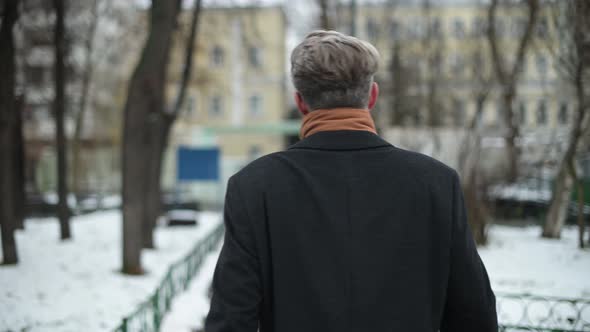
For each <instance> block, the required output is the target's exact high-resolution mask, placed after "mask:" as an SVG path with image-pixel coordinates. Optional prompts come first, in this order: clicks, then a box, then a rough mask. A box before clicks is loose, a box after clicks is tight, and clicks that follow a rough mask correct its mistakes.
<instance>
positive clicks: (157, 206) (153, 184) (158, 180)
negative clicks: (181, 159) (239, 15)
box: [142, 0, 202, 248]
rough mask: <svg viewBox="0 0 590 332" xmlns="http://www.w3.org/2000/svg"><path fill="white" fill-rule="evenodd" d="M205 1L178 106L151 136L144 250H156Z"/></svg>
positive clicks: (189, 43)
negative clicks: (168, 159) (174, 133)
mask: <svg viewBox="0 0 590 332" xmlns="http://www.w3.org/2000/svg"><path fill="white" fill-rule="evenodd" d="M201 7H202V1H201V0H197V1H195V4H194V8H193V12H192V18H191V25H190V31H189V35H188V38H187V40H186V45H185V51H184V66H183V70H182V78H181V82H180V86H179V90H178V95H177V96H176V100H175V102H174V106H173V108H172V109H171V110H170V111H168V112H167V111H166V109H164V108H163V109H162V110H161V113H159V116H158V117H157V121H154V122H153V123H152V127H150V131H151V132H152V134H151V135H150V137H151V139H152V140H153V143H152V144H151V147H152V150H151V153H150V162H149V174H150V175H149V176H148V178H147V179H148V190H146V202H147V207H146V217H145V218H144V221H143V222H144V226H143V231H142V238H143V240H142V243H143V247H144V248H154V247H155V244H154V239H153V229H154V227H155V226H156V223H157V220H158V217H159V216H160V215H161V214H162V164H163V162H164V157H165V153H166V149H167V147H168V138H169V136H170V130H171V129H172V125H173V124H174V121H175V120H176V118H177V116H178V114H179V113H180V111H181V109H182V105H183V103H184V99H185V97H186V90H187V87H188V84H189V81H190V78H191V73H192V64H193V58H194V56H193V53H194V46H195V42H196V36H197V28H198V24H199V17H200V13H201Z"/></svg>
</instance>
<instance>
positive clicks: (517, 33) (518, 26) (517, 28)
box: [511, 17, 527, 37]
mask: <svg viewBox="0 0 590 332" xmlns="http://www.w3.org/2000/svg"><path fill="white" fill-rule="evenodd" d="M526 25H527V22H526V20H525V19H524V18H522V17H517V18H515V19H514V21H512V31H511V34H512V36H514V37H522V36H523V35H524V32H525V29H526Z"/></svg>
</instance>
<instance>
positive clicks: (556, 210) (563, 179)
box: [542, 62, 587, 238]
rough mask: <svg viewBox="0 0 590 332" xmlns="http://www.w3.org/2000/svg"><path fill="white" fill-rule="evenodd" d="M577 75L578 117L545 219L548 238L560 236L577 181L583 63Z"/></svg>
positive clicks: (583, 118) (583, 112) (583, 111)
mask: <svg viewBox="0 0 590 332" xmlns="http://www.w3.org/2000/svg"><path fill="white" fill-rule="evenodd" d="M576 67H577V72H576V77H575V79H574V85H575V88H576V99H577V103H578V106H577V109H576V117H575V118H574V121H573V128H572V130H571V134H570V138H569V142H568V146H567V149H566V151H565V153H564V155H563V159H562V161H561V164H560V168H559V172H558V175H557V178H556V180H555V186H554V190H553V193H552V197H551V202H550V205H549V212H548V213H547V218H546V220H545V225H544V227H543V233H542V236H543V237H548V238H559V237H560V234H561V228H562V227H563V224H564V223H565V218H566V217H567V205H568V203H569V199H570V195H571V192H572V189H573V186H574V181H577V176H576V169H575V162H576V160H575V158H576V152H577V150H578V145H579V143H580V138H581V137H582V136H583V135H584V133H583V131H584V130H585V128H584V127H583V126H584V124H585V122H586V121H587V120H586V118H587V117H586V104H585V102H586V99H585V93H586V91H585V86H584V80H583V75H584V71H583V70H582V69H583V66H582V63H581V62H579V63H578V64H577V66H576Z"/></svg>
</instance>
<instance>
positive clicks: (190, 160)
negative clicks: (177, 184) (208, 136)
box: [176, 147, 219, 181]
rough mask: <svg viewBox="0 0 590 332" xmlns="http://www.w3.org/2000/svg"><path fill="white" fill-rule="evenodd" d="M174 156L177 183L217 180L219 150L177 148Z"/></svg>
mask: <svg viewBox="0 0 590 332" xmlns="http://www.w3.org/2000/svg"><path fill="white" fill-rule="evenodd" d="M176 156H177V158H176V177H177V179H178V181H194V180H219V148H201V149H193V148H187V147H179V148H178V151H177V154H176Z"/></svg>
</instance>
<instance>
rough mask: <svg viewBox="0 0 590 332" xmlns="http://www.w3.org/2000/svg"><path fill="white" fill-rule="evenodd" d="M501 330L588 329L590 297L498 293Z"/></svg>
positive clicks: (562, 331)
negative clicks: (574, 297) (573, 297)
mask: <svg viewBox="0 0 590 332" xmlns="http://www.w3.org/2000/svg"><path fill="white" fill-rule="evenodd" d="M496 307H497V311H498V320H499V321H500V332H520V331H534V332H588V331H590V299H571V298H562V297H555V296H538V295H531V294H504V293H497V294H496Z"/></svg>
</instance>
